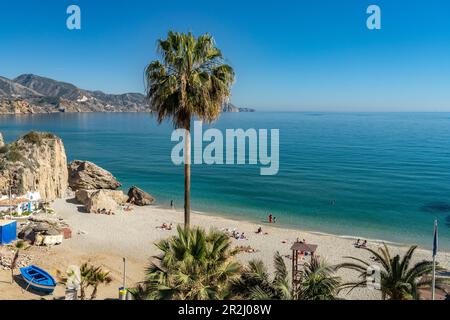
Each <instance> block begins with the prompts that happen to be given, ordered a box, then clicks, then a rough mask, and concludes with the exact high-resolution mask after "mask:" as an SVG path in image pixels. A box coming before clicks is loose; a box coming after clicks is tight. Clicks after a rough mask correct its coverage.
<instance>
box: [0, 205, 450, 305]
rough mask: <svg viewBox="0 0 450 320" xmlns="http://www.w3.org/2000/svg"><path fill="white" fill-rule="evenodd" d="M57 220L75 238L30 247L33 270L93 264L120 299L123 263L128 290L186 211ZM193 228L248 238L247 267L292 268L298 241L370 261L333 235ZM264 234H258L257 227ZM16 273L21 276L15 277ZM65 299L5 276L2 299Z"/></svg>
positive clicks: (199, 216)
mask: <svg viewBox="0 0 450 320" xmlns="http://www.w3.org/2000/svg"><path fill="white" fill-rule="evenodd" d="M53 208H54V209H55V212H56V213H55V214H56V215H57V216H58V217H61V218H62V219H64V220H65V221H66V222H67V223H68V224H69V225H70V227H71V229H72V235H73V236H72V238H71V239H68V240H64V241H63V243H62V244H61V245H58V246H54V247H51V248H48V247H30V249H28V250H27V251H26V254H27V255H30V256H31V257H32V259H33V260H32V261H33V263H34V264H36V265H38V266H40V267H43V268H45V269H46V270H47V271H49V272H50V273H51V274H53V275H55V274H56V270H62V271H64V270H66V269H67V267H68V266H69V265H73V264H75V265H80V264H81V263H82V262H85V261H90V262H92V263H94V264H96V265H102V266H104V268H105V269H107V270H110V271H111V274H112V276H113V282H112V283H111V284H110V285H109V286H106V287H101V288H100V289H99V295H98V298H99V299H105V298H117V295H118V288H119V287H120V286H121V282H122V257H126V258H127V277H126V281H127V283H126V285H127V286H128V287H130V286H134V285H135V284H136V283H137V282H139V281H141V280H143V278H144V270H145V267H146V265H147V264H148V262H149V261H150V258H151V257H152V256H153V255H156V254H158V250H157V249H156V247H155V246H154V243H155V242H156V241H158V240H160V239H164V238H167V237H169V236H171V235H174V234H175V233H176V230H175V229H176V228H174V229H173V230H172V231H165V230H160V229H158V228H157V227H158V226H160V225H161V224H163V223H167V224H170V223H173V225H174V226H175V225H177V224H180V223H182V221H183V213H182V211H176V210H173V209H166V208H160V207H156V206H149V207H135V208H134V210H133V211H131V212H125V211H122V212H117V213H116V215H112V216H108V215H96V214H89V213H85V212H84V210H83V207H82V206H81V205H78V204H76V203H75V201H74V200H73V199H58V200H56V201H55V202H54V203H53ZM191 219H192V220H191V221H192V223H193V224H194V225H196V226H200V227H202V228H205V229H210V228H216V229H226V228H228V229H236V230H238V231H239V232H244V233H245V235H246V236H247V239H248V240H234V239H233V242H234V244H235V245H236V246H250V247H252V248H254V249H255V250H256V252H254V253H240V254H239V255H238V256H237V258H238V260H240V261H241V262H243V263H246V262H248V261H249V260H252V259H261V260H263V261H264V262H265V264H266V265H267V266H268V267H269V270H271V269H272V259H273V255H274V253H275V252H276V251H279V252H280V253H281V254H282V255H283V256H286V257H285V262H286V264H287V265H288V267H289V268H290V262H291V260H290V259H289V258H288V257H287V256H288V255H290V254H291V251H290V247H291V245H292V243H293V242H294V241H295V240H296V239H297V238H299V239H305V240H306V241H307V242H308V243H313V244H317V245H318V249H317V254H318V255H320V256H321V257H324V258H325V259H326V260H327V261H328V262H329V263H330V264H337V263H340V262H343V261H344V259H343V257H345V256H354V257H358V258H362V259H365V260H368V259H369V258H370V255H369V253H368V252H367V251H365V250H362V249H357V248H355V247H354V246H353V243H354V239H350V238H342V237H338V236H334V235H327V234H319V233H315V232H308V231H302V230H295V229H288V228H281V227H277V226H274V225H273V224H272V225H269V224H266V223H261V224H256V223H252V222H246V221H236V220H231V219H227V218H223V217H218V216H213V215H208V214H203V213H194V214H193V215H192V218H191ZM259 226H261V227H262V228H263V231H264V233H267V234H256V233H255V231H256V230H257V229H258V227H259ZM368 244H369V247H371V248H376V247H378V246H380V243H379V242H377V241H370V240H369V243H368ZM389 246H390V248H391V250H392V252H393V253H403V252H404V251H405V250H406V247H404V246H400V245H394V244H389ZM424 259H427V260H430V259H431V252H430V251H428V250H424V249H421V248H419V249H418V250H417V251H416V254H415V261H414V262H417V261H421V260H424ZM437 261H438V262H439V263H440V265H442V266H444V267H446V268H450V253H448V252H439V254H438V257H437ZM16 273H18V272H17V271H16ZM339 276H341V277H342V279H343V280H344V281H345V280H351V279H354V278H355V273H354V272H352V271H349V270H340V271H339ZM63 295H64V287H63V286H58V287H57V289H56V291H55V293H54V295H53V296H46V297H40V296H37V295H34V294H31V293H29V292H26V291H25V290H23V289H22V288H21V287H20V286H18V285H17V284H16V283H14V284H10V272H9V271H7V270H2V271H0V299H41V298H44V299H53V298H58V297H61V296H63ZM342 298H345V299H379V298H380V294H379V292H378V291H376V290H370V289H367V288H361V289H355V290H354V291H352V292H351V293H349V294H346V293H343V294H342Z"/></svg>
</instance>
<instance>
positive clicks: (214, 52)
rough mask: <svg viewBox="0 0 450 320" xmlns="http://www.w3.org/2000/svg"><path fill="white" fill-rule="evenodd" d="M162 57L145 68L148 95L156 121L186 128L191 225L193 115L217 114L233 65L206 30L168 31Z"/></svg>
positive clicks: (207, 117)
mask: <svg viewBox="0 0 450 320" xmlns="http://www.w3.org/2000/svg"><path fill="white" fill-rule="evenodd" d="M158 50H159V53H160V55H161V60H157V61H153V62H151V63H150V64H149V65H148V66H147V68H146V70H145V78H146V83H147V98H148V99H149V102H150V104H151V106H152V108H153V110H154V111H155V112H156V114H157V117H158V122H159V123H161V122H162V121H163V120H165V119H167V118H171V119H172V122H173V125H174V127H175V128H177V129H178V128H182V129H185V135H186V136H185V149H184V157H185V164H184V224H185V227H186V228H189V225H190V208H191V206H190V184H191V167H190V157H191V151H190V150H191V140H190V129H191V119H192V117H198V118H200V119H202V120H203V121H205V122H212V121H214V120H216V119H217V118H218V116H219V115H220V112H221V110H222V106H223V104H224V103H225V102H226V101H227V99H228V98H229V96H230V94H231V92H230V91H231V85H232V83H233V82H234V71H233V69H232V68H231V67H230V66H229V65H227V64H225V63H224V60H223V56H222V53H221V51H220V50H219V49H218V48H217V47H216V45H215V43H214V39H213V38H212V36H211V35H209V34H204V35H201V36H199V37H198V38H196V37H195V36H194V35H193V34H192V33H188V34H184V33H178V32H172V31H170V32H169V33H168V34H167V39H164V40H159V41H158Z"/></svg>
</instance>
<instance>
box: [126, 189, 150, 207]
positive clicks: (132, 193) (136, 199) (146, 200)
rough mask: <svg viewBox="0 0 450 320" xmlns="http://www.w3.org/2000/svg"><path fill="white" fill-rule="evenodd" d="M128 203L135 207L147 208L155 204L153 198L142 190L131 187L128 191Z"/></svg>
mask: <svg viewBox="0 0 450 320" xmlns="http://www.w3.org/2000/svg"><path fill="white" fill-rule="evenodd" d="M128 202H129V203H132V204H135V205H137V206H148V205H151V204H153V202H155V198H153V197H152V196H151V195H150V194H149V193H147V192H145V191H144V190H142V189H139V188H138V187H135V186H133V187H131V188H130V190H129V191H128Z"/></svg>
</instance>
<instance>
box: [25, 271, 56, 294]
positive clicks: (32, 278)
mask: <svg viewBox="0 0 450 320" xmlns="http://www.w3.org/2000/svg"><path fill="white" fill-rule="evenodd" d="M20 273H21V274H22V277H23V279H24V280H25V282H26V283H27V287H29V288H32V289H33V290H36V291H39V292H44V293H48V294H50V293H52V292H53V290H55V287H56V281H55V279H53V277H52V276H51V275H50V274H49V273H48V272H47V271H45V270H42V269H41V268H39V267H36V266H28V267H24V268H20Z"/></svg>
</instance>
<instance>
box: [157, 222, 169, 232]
mask: <svg viewBox="0 0 450 320" xmlns="http://www.w3.org/2000/svg"><path fill="white" fill-rule="evenodd" d="M156 229H160V230H167V231H170V230H172V223H170V224H167V223H165V222H164V223H163V224H162V225H160V226H159V227H156Z"/></svg>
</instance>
